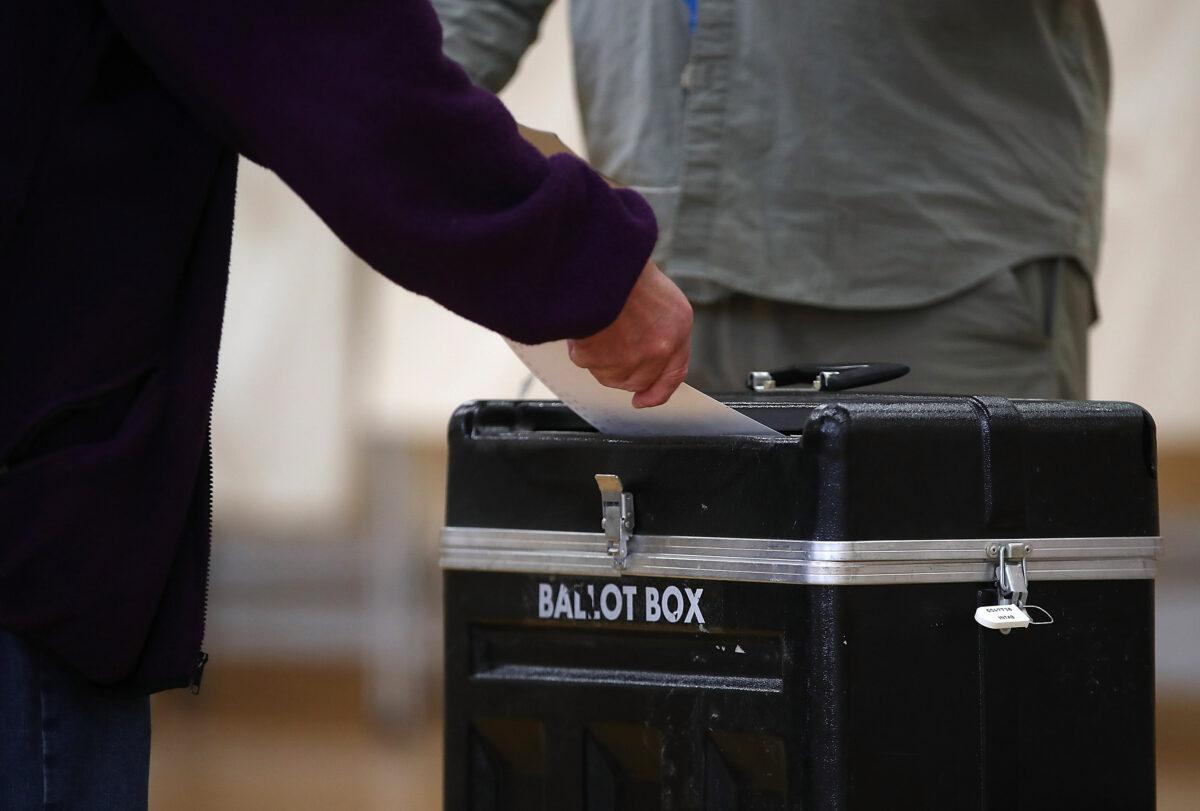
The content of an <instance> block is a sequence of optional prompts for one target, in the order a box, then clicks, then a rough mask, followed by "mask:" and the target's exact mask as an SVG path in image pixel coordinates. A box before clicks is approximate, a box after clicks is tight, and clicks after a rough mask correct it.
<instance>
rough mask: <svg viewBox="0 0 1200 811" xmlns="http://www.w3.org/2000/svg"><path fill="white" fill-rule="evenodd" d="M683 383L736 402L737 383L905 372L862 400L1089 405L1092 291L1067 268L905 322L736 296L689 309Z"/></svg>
mask: <svg viewBox="0 0 1200 811" xmlns="http://www.w3.org/2000/svg"><path fill="white" fill-rule="evenodd" d="M695 312H696V321H695V327H694V329H693V333H692V365H691V370H690V372H689V373H688V382H689V383H691V384H692V385H693V386H696V387H698V388H701V389H704V390H706V391H711V392H732V391H739V390H744V384H745V379H746V374H747V373H748V372H751V371H754V370H771V369H776V368H781V367H785V366H790V365H794V364H797V363H810V362H820V363H847V362H858V361H887V362H895V363H904V364H907V365H908V366H910V367H912V371H911V372H910V373H909V374H908V375H907V376H906V377H902V378H900V379H899V380H895V381H892V382H890V383H885V384H882V385H879V386H874V387H871V389H867V390H877V391H907V392H920V393H925V394H935V393H936V394H998V395H1002V396H1006V397H1033V398H1063V399H1073V400H1080V399H1084V398H1085V397H1086V396H1087V331H1088V327H1089V326H1090V325H1091V323H1092V321H1093V320H1094V313H1095V310H1094V305H1093V299H1092V287H1091V282H1090V280H1089V279H1088V278H1087V276H1086V275H1085V274H1084V273H1083V271H1082V270H1081V269H1080V268H1079V267H1078V265H1077V264H1076V263H1075V262H1074V260H1071V259H1063V258H1050V259H1042V260H1038V261H1035V262H1031V263H1028V264H1025V265H1021V266H1020V267H1017V268H1014V269H1010V270H1005V271H1001V272H998V273H996V274H995V275H994V276H992V277H990V278H989V279H988V280H987V281H985V282H983V283H982V284H979V285H977V286H975V287H973V288H971V289H969V290H967V291H965V292H963V293H959V294H957V295H955V296H952V297H950V298H948V299H945V300H943V301H938V302H935V303H933V304H928V305H925V306H922V307H914V308H910V309H903V310H831V309H826V308H819V307H809V306H805V305H798V304H786V303H782V302H774V301H767V300H765V299H759V298H753V297H750V296H742V295H735V296H731V297H729V298H726V299H722V300H720V301H718V302H716V303H714V304H701V305H696V307H695Z"/></svg>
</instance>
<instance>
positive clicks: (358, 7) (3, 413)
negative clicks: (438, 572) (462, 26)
mask: <svg viewBox="0 0 1200 811" xmlns="http://www.w3.org/2000/svg"><path fill="white" fill-rule="evenodd" d="M0 75H3V76H4V77H5V80H4V82H3V83H0V121H3V122H4V124H3V126H2V127H0V347H2V351H0V626H2V627H4V628H7V629H10V630H12V631H15V632H17V633H18V634H20V635H22V636H23V637H25V638H26V639H28V640H30V641H31V642H33V643H34V644H37V645H39V646H42V647H43V648H46V649H48V650H50V651H52V652H53V653H55V654H56V655H57V656H58V657H60V658H61V659H62V660H64V661H65V662H67V663H68V664H69V665H71V666H72V667H74V668H76V669H77V670H78V671H80V672H82V673H83V674H84V675H86V676H87V677H88V678H90V679H92V680H93V681H96V682H100V683H106V684H114V685H119V686H120V687H122V688H127V689H133V690H142V691H148V690H156V689H162V688H166V687H174V686H182V685H185V684H187V683H188V682H189V680H190V679H192V678H193V673H194V672H195V671H196V665H197V662H198V661H199V657H200V648H201V642H202V638H203V632H204V628H203V626H204V600H205V593H206V590H207V566H208V555H209V534H210V532H209V526H210V510H211V494H210V492H211V491H210V476H211V474H210V467H209V459H208V456H209V451H208V447H209V443H208V424H209V410H210V405H211V399H212V390H213V382H214V379H215V375H216V357H217V344H218V342H219V339H220V329H221V315H222V308H223V305H224V297H225V281H226V275H227V269H228V258H229V239H230V233H231V230H232V220H233V194H234V186H235V171H236V160H237V153H238V152H241V153H242V154H245V155H247V156H248V157H250V158H251V159H253V160H255V161H256V162H258V163H261V164H263V165H264V166H267V167H269V168H270V169H272V170H274V171H275V172H277V173H278V174H279V175H280V176H281V177H282V178H283V179H284V180H285V181H286V182H287V183H288V184H289V185H290V186H291V187H292V188H293V189H295V190H296V192H297V193H299V194H300V196H301V197H303V198H304V200H305V201H307V202H308V204H309V205H310V206H311V207H312V208H313V209H314V210H315V211H316V212H317V213H318V214H319V215H320V216H321V217H322V218H323V219H324V220H325V221H326V222H327V223H328V224H329V225H330V226H331V227H332V228H333V230H334V231H335V232H336V233H337V234H338V235H339V236H340V237H341V238H342V239H343V240H344V241H345V242H346V244H347V245H348V246H350V248H352V249H353V250H354V251H355V252H356V253H358V254H359V255H360V256H361V257H363V259H365V260H366V261H367V262H369V263H370V264H371V265H372V266H374V267H375V268H376V269H377V270H379V271H380V272H381V273H384V274H385V275H387V276H388V277H389V278H391V279H393V280H394V281H396V282H397V283H399V284H402V285H404V286H405V287H407V288H409V289H410V290H413V291H416V292H418V293H421V294H424V295H427V296H429V297H430V298H432V299H434V300H435V301H438V302H439V303H441V304H442V305H444V306H445V307H447V308H449V309H451V310H453V311H454V312H456V313H459V314H460V315H462V316H464V317H466V318H469V319H471V320H473V321H477V322H478V323H480V324H483V325H485V326H487V327H490V328H492V329H495V330H497V331H499V332H501V333H503V334H505V335H508V336H510V337H512V338H516V339H518V340H521V341H525V342H538V341H545V340H550V339H556V338H563V337H571V336H574V337H579V336H584V335H589V334H591V333H594V332H596V331H597V330H599V329H601V328H602V327H604V326H605V325H607V324H608V323H610V322H611V321H612V320H613V318H615V317H616V314H617V313H618V312H619V310H620V308H621V306H622V304H623V302H624V300H625V298H626V296H627V295H628V292H629V289H630V288H631V286H632V285H633V282H634V280H635V279H636V277H637V275H638V273H639V271H640V270H641V268H642V266H643V263H644V262H645V260H646V258H647V257H648V256H649V254H650V249H651V247H652V244H653V242H654V239H655V227H654V221H653V217H652V215H651V213H650V210H649V208H648V207H647V206H646V204H645V203H644V202H643V201H642V200H641V199H640V198H639V197H637V196H636V195H635V194H633V193H631V192H617V191H612V190H611V189H609V188H608V186H607V185H606V184H605V183H604V182H603V180H601V179H600V178H599V177H598V176H597V175H596V174H594V173H593V172H591V171H590V170H589V169H587V167H585V166H584V165H583V164H582V163H580V162H579V161H577V160H575V159H573V158H570V157H565V156H559V157H555V158H552V159H550V160H546V159H544V158H542V157H541V156H540V155H539V154H538V153H537V152H536V151H535V150H534V149H532V148H531V147H529V146H528V145H526V144H525V142H524V141H522V140H521V139H520V137H519V136H518V135H517V132H516V129H515V126H514V124H513V121H512V120H511V118H510V117H509V116H508V114H507V113H506V112H505V110H504V109H503V107H502V106H501V105H500V103H499V102H497V101H496V99H495V98H494V97H493V96H491V95H490V94H488V93H485V92H483V91H480V90H478V89H476V88H474V87H473V86H472V85H471V84H470V82H469V81H468V80H467V78H466V76H465V75H464V74H463V73H462V72H461V71H460V70H459V69H458V68H457V67H456V66H455V65H454V64H453V63H451V62H449V61H447V60H446V59H445V58H443V57H442V55H441V37H440V31H439V28H438V25H437V22H436V19H435V17H434V14H433V12H432V11H431V10H430V8H429V6H428V3H427V2H426V0H336V1H335V2H330V0H253V2H235V0H171V1H170V2H162V0H102V1H100V2H98V1H97V0H9V2H6V3H3V4H0Z"/></svg>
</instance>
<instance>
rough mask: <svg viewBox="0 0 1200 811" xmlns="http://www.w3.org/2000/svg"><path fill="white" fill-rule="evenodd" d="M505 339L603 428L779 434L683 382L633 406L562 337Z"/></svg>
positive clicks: (554, 388)
mask: <svg viewBox="0 0 1200 811" xmlns="http://www.w3.org/2000/svg"><path fill="white" fill-rule="evenodd" d="M508 345H509V346H510V347H512V350H513V351H514V352H516V353H517V357H519V358H520V359H521V361H522V362H524V364H525V365H526V366H528V367H529V371H531V372H533V374H534V375H536V376H537V379H538V380H540V381H542V383H544V384H545V385H546V388H548V389H550V391H552V392H554V394H555V395H556V396H557V397H558V398H559V399H560V400H562V401H563V402H564V403H566V404H567V405H569V406H570V407H571V410H572V411H574V412H575V413H576V414H578V415H579V416H581V417H583V418H584V419H585V420H587V421H588V422H590V423H591V424H592V425H594V426H595V427H596V428H597V429H599V430H600V431H601V432H603V433H606V434H635V435H660V436H717V435H734V436H780V434H779V432H778V431H775V430H773V429H771V428H768V427H767V426H765V425H763V424H762V423H761V422H758V421H757V420H752V419H750V418H749V417H747V416H746V415H744V414H741V413H739V412H737V411H734V410H733V409H732V408H730V407H729V406H727V405H724V404H722V403H719V402H717V401H716V400H714V399H713V398H711V397H709V396H708V395H707V394H702V393H701V392H699V391H696V389H693V388H692V387H691V386H689V385H687V384H686V383H685V384H683V385H682V386H680V387H679V389H678V390H677V391H676V392H675V393H674V394H673V395H671V399H670V400H668V401H667V402H666V403H664V404H663V405H660V406H655V407H654V408H634V407H633V404H632V403H631V400H632V399H633V394H632V393H631V392H628V391H621V390H620V389H610V388H608V387H607V386H602V385H600V384H599V383H598V382H596V378H594V377H592V375H591V373H590V372H588V371H587V370H586V369H580V368H579V367H578V366H576V365H575V364H574V363H572V362H571V357H570V355H568V354H567V342H566V341H552V342H550V343H545V344H538V345H537V346H527V345H526V344H519V343H517V342H516V341H509V342H508Z"/></svg>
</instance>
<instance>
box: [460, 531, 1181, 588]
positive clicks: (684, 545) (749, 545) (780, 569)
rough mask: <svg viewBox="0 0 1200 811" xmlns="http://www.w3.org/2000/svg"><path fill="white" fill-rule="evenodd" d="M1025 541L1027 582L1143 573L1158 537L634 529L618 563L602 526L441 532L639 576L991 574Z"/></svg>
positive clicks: (472, 562) (463, 548)
mask: <svg viewBox="0 0 1200 811" xmlns="http://www.w3.org/2000/svg"><path fill="white" fill-rule="evenodd" d="M1009 542H1015V543H1027V544H1029V545H1030V546H1032V547H1033V552H1032V553H1031V555H1030V557H1029V558H1028V570H1029V578H1030V580H1035V581H1036V580H1043V581H1044V580H1147V579H1153V577H1154V575H1155V572H1156V565H1155V559H1156V558H1157V557H1158V555H1159V554H1160V552H1161V551H1162V538H1161V537H1160V536H1144V537H1112V538H1008V539H1005V538H951V539H940V540H890V541H802V540H778V539H768V538H728V537H723V538H707V537H698V536H688V535H634V537H633V540H632V541H631V542H630V555H629V560H628V567H627V568H626V569H625V570H624V571H618V570H616V569H614V568H613V562H612V558H611V557H610V556H609V554H608V553H607V551H606V548H607V541H606V537H605V535H604V534H603V533H600V532H556V531H546V530H525V529H500V528H489V527H446V528H445V529H443V530H442V557H441V565H442V568H444V569H463V570H473V571H492V572H526V573H535V574H571V575H594V576H612V577H616V576H621V575H641V576H653V577H688V578H703V579H709V580H749V581H759V582H765V583H793V584H801V585H803V584H811V585H866V584H884V583H958V582H981V583H986V582H990V581H991V580H993V579H994V577H995V567H996V564H995V561H994V560H991V559H989V558H988V557H987V554H986V549H987V547H988V546H989V545H991V544H1003V543H1009Z"/></svg>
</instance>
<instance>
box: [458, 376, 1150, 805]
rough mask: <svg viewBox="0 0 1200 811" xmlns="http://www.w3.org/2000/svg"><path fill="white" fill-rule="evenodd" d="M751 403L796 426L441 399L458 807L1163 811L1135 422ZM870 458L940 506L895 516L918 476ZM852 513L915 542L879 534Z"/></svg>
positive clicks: (908, 507)
mask: <svg viewBox="0 0 1200 811" xmlns="http://www.w3.org/2000/svg"><path fill="white" fill-rule="evenodd" d="M739 407H746V408H748V410H749V411H751V412H752V416H754V417H755V418H756V419H762V420H763V421H764V422H767V423H768V424H771V422H772V421H773V422H774V423H775V425H774V426H773V427H778V426H783V427H785V428H789V429H790V430H788V431H786V433H787V434H788V436H785V437H782V438H781V439H780V440H777V441H774V442H772V441H767V442H759V441H754V442H746V441H737V440H734V439H732V438H724V439H722V438H714V439H712V440H708V441H706V440H697V439H689V440H687V441H684V442H672V441H671V440H670V439H655V440H651V441H646V440H631V439H628V438H620V437H605V436H602V435H597V434H595V433H591V432H588V430H587V428H586V426H583V425H580V424H579V423H578V422H577V421H576V418H574V417H573V415H570V414H569V412H564V410H563V409H561V407H559V406H557V405H556V404H554V403H540V404H534V405H530V404H525V403H520V402H504V403H501V404H498V407H496V408H493V404H490V403H488V402H481V403H475V404H471V405H470V406H469V407H467V408H466V409H465V410H460V412H459V414H457V415H456V421H458V425H457V426H455V427H452V431H451V437H452V440H451V444H452V451H451V455H452V461H451V473H450V482H449V486H450V488H451V490H452V491H455V488H458V489H457V491H455V492H453V493H452V498H451V499H450V505H449V506H448V512H447V517H448V526H447V527H446V528H445V529H444V531H443V535H442V558H441V563H442V567H443V569H444V572H445V579H446V588H445V600H446V687H447V705H446V706H447V709H446V712H447V725H446V773H445V775H446V784H445V785H446V797H445V800H446V807H447V808H496V809H501V808H555V809H557V808H589V809H590V808H614V809H615V808H726V807H728V808H735V807H736V808H764V809H765V808H813V807H820V808H876V807H884V805H887V806H888V807H984V808H991V807H999V806H1001V805H1011V804H1013V803H1016V804H1018V805H1020V806H1021V807H1027V808H1050V807H1062V802H1063V800H1064V798H1070V799H1071V800H1072V801H1073V802H1075V803H1076V804H1077V805H1079V807H1083V806H1087V807H1097V808H1103V807H1111V808H1118V807H1119V808H1153V805H1154V799H1153V797H1154V749H1153V706H1154V705H1153V700H1154V699H1153V634H1152V625H1153V578H1154V575H1155V565H1156V559H1157V557H1158V555H1159V554H1160V552H1161V548H1162V541H1161V538H1160V537H1159V535H1158V532H1157V498H1156V496H1157V494H1156V489H1155V483H1154V480H1153V479H1154V472H1155V471H1154V448H1153V423H1152V422H1150V421H1149V418H1148V415H1145V412H1143V411H1141V410H1140V409H1139V408H1138V407H1136V406H1130V405H1128V404H1105V403H1100V404H1092V403H1080V404H1069V403H1068V404H1063V403H1053V402H1048V403H1034V402H1031V403H1021V402H1017V403H1011V402H1009V401H1001V400H1000V399H999V398H911V399H905V398H903V397H894V396H893V397H888V396H863V395H853V396H847V395H844V394H843V395H840V396H839V397H837V398H820V397H816V398H813V397H810V398H794V397H792V398H779V397H775V398H769V399H768V398H764V399H763V400H761V401H760V400H755V401H753V402H751V403H749V404H746V403H741V404H740V405H739ZM485 412H486V413H485ZM464 420H465V421H469V422H470V423H471V424H470V426H465V425H464V423H463V421H464ZM910 422H911V423H912V424H909V423H910ZM1147 426H1149V427H1147ZM906 429H909V430H906ZM456 445H457V447H456ZM680 456H683V457H686V458H685V459H683V460H682V461H681V460H680V459H679V458H678V457H680ZM884 460H890V463H891V464H890V467H887V466H881V462H883V461H884ZM473 463H478V464H477V465H475V466H474V467H473V468H471V469H466V468H464V466H469V465H472V464H473ZM942 466H944V469H943V467H942ZM869 468H874V473H872V472H871V471H870V470H869ZM879 471H886V472H887V475H889V476H899V477H903V476H905V475H915V476H921V477H924V478H925V481H924V483H923V486H924V487H925V488H926V489H927V490H928V491H929V498H928V500H927V501H926V502H925V503H921V504H917V505H915V507H914V505H912V504H895V505H891V504H890V500H891V499H894V498H895V497H896V496H897V495H907V494H910V493H912V492H914V491H913V489H911V488H910V486H909V485H910V484H911V483H909V482H899V483H897V482H887V481H879V480H877V479H876V478H871V477H872V476H876V477H877V476H879V475H880V473H879ZM1064 471H1076V474H1077V476H1078V478H1079V479H1080V480H1081V481H1076V482H1067V481H1063V479H1062V477H1063V475H1064ZM745 478H749V479H751V480H752V481H751V482H750V483H749V485H746V484H745V483H744V482H743V483H742V484H739V480H741V479H745ZM664 479H665V480H664ZM780 479H784V480H786V483H787V484H788V486H786V487H785V486H781V484H780ZM722 496H724V497H725V498H727V499H729V501H730V502H734V503H736V508H729V507H728V505H726V507H725V508H723V507H721V506H718V504H717V503H716V502H717V500H718V499H719V498H721V497H722ZM789 498H790V499H792V500H791V501H787V499H789ZM822 498H825V499H827V500H828V501H829V502H830V503H832V510H830V511H827V512H826V514H824V515H821V514H820V513H821V509H820V503H821V500H822ZM964 501H970V504H969V505H966V506H964V504H963V503H962V502H964ZM785 502H786V503H785ZM1056 503H1057V504H1058V505H1059V506H1060V507H1061V509H1057V510H1056V508H1055V504H1056ZM772 505H775V507H772ZM790 508H794V509H795V510H796V511H797V514H799V515H801V517H800V518H797V517H796V515H786V514H785V515H775V514H772V515H767V516H764V515H762V513H763V512H764V511H765V512H767V513H771V512H772V510H773V509H774V510H776V512H781V513H787V510H788V509H790ZM864 509H865V510H869V511H872V512H873V513H878V512H880V511H882V510H885V509H893V511H894V516H893V517H894V520H893V521H892V523H891V525H892V526H896V527H898V528H900V529H908V530H911V529H915V530H917V531H911V532H906V533H905V534H904V535H899V534H898V535H897V536H895V537H881V530H882V529H885V528H886V527H887V526H888V523H887V521H885V520H883V519H884V518H886V516H880V515H874V514H873V515H871V516H867V517H866V520H861V517H860V516H859V515H857V513H856V511H860V510H864ZM456 519H460V520H458V521H456ZM462 519H465V520H462ZM1056 522H1057V523H1056ZM675 526H678V527H679V528H680V529H681V530H685V531H681V532H679V533H672V532H670V531H669V530H670V529H671V528H673V527H675ZM753 527H757V528H760V529H764V530H766V531H764V532H761V533H760V534H751V533H750V532H744V530H743V528H753ZM948 527H949V528H951V529H953V528H960V529H963V530H964V531H963V532H960V533H957V534H953V535H951V534H950V533H947V532H946V531H945V530H946V529H947V528H948ZM1047 528H1055V529H1057V530H1058V531H1057V532H1047V531H1046V529H1047ZM788 529H793V530H796V531H795V532H794V533H793V534H794V535H797V536H800V535H801V534H803V537H786V535H787V530H788ZM1098 529H1100V530H1103V529H1111V530H1112V531H1111V532H1108V533H1105V532H1097V531H1096V530H1098ZM968 530H973V531H968ZM855 533H857V536H856V535H855ZM927 535H932V536H934V537H926V536H927ZM863 536H865V537H863ZM1039 606H1040V607H1042V608H1044V610H1045V612H1047V613H1046V615H1045V616H1043V614H1041V613H1038V611H1036V610H1035V609H1036V608H1037V607H1039ZM981 612H982V613H981ZM1047 623H1052V624H1049V625H1048V627H1035V626H1039V625H1046V624H1047ZM1010 631H1011V633H1010ZM930 770H935V771H936V772H937V774H938V778H937V779H936V780H931V779H928V777H927V776H925V777H923V776H922V775H928V773H929V772H930Z"/></svg>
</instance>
